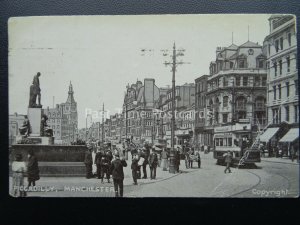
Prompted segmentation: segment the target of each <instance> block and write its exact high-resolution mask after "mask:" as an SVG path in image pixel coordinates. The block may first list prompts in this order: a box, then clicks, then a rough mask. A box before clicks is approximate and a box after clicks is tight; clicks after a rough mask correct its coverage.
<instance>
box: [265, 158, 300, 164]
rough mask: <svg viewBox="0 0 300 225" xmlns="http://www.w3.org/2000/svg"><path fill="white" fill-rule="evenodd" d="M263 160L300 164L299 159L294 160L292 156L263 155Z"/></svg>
mask: <svg viewBox="0 0 300 225" xmlns="http://www.w3.org/2000/svg"><path fill="white" fill-rule="evenodd" d="M261 161H264V162H274V163H287V164H294V165H299V161H298V162H297V160H296V159H295V160H294V161H293V162H292V160H291V159H290V158H288V157H283V158H280V157H279V158H276V157H270V158H269V157H262V158H261Z"/></svg>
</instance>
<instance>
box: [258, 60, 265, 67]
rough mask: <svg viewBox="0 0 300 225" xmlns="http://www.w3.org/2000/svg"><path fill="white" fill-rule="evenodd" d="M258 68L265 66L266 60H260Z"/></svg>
mask: <svg viewBox="0 0 300 225" xmlns="http://www.w3.org/2000/svg"><path fill="white" fill-rule="evenodd" d="M258 68H260V69H262V68H264V60H263V59H260V60H258Z"/></svg>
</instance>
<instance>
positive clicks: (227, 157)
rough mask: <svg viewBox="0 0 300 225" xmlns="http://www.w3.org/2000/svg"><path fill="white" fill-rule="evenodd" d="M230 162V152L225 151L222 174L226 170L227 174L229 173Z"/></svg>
mask: <svg viewBox="0 0 300 225" xmlns="http://www.w3.org/2000/svg"><path fill="white" fill-rule="evenodd" d="M231 162H232V155H231V152H230V151H227V153H226V154H225V163H226V168H225V170H224V173H226V172H227V170H228V171H229V173H231V170H230V164H231Z"/></svg>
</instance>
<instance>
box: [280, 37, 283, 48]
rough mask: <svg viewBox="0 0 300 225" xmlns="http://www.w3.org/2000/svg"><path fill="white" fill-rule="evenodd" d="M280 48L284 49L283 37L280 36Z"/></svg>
mask: <svg viewBox="0 0 300 225" xmlns="http://www.w3.org/2000/svg"><path fill="white" fill-rule="evenodd" d="M280 49H281V50H283V38H282V37H281V38H280Z"/></svg>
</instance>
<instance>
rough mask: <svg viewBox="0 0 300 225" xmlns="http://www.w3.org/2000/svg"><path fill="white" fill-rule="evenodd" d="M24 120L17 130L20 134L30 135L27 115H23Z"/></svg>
mask: <svg viewBox="0 0 300 225" xmlns="http://www.w3.org/2000/svg"><path fill="white" fill-rule="evenodd" d="M24 117H25V120H24V122H23V125H22V127H20V128H19V132H20V134H21V135H25V136H26V137H27V136H29V135H30V133H31V130H30V122H29V119H28V117H27V116H24Z"/></svg>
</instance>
